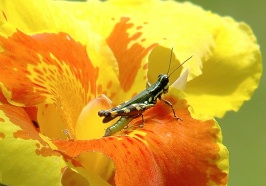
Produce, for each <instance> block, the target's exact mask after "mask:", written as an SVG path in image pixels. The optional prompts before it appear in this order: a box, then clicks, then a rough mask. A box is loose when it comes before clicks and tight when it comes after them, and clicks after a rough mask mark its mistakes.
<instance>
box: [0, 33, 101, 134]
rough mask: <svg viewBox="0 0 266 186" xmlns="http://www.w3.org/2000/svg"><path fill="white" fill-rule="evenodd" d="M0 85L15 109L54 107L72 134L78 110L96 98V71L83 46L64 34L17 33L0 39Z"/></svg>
mask: <svg viewBox="0 0 266 186" xmlns="http://www.w3.org/2000/svg"><path fill="white" fill-rule="evenodd" d="M0 45H1V46H2V47H3V49H4V51H3V52H2V53H0V63H1V68H0V74H1V75H0V82H1V84H0V86H1V88H2V92H3V95H4V96H5V98H6V100H7V101H8V102H9V103H11V104H14V105H17V106H33V105H37V104H44V103H45V104H52V103H53V104H56V108H55V110H57V111H58V112H59V115H60V117H61V119H62V120H63V123H64V125H65V126H68V128H70V129H71V131H72V132H73V125H74V124H75V122H76V120H77V118H78V115H79V113H80V111H81V110H82V108H83V106H84V105H85V104H86V103H87V101H88V100H89V99H91V98H92V97H95V95H96V79H97V77H98V68H97V67H94V66H93V65H92V63H91V61H90V59H89V57H88V54H87V51H86V47H85V46H83V45H81V44H80V43H78V42H76V41H75V40H73V39H72V38H71V36H70V35H68V34H66V33H59V34H47V33H43V34H36V35H33V36H28V35H26V34H24V33H22V32H20V31H17V32H16V33H14V34H13V36H12V37H9V38H5V37H2V36H1V37H0Z"/></svg>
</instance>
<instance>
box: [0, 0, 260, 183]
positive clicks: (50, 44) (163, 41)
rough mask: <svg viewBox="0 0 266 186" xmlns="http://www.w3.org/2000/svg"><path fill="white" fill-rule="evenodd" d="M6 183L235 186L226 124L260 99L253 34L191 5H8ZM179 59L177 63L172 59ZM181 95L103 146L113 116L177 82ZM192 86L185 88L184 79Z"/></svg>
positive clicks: (2, 38) (174, 90)
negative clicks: (109, 113)
mask: <svg viewBox="0 0 266 186" xmlns="http://www.w3.org/2000/svg"><path fill="white" fill-rule="evenodd" d="M0 10H1V14H0V46H1V48H0V51H1V53H0V88H1V91H0V101H1V105H0V146H1V151H2V153H1V156H0V182H1V183H3V184H7V185H101V186H105V185H188V186H189V185H226V184H227V179H228V167H229V165H228V151H227V149H226V147H225V146H224V145H223V144H222V135H221V131H220V127H219V125H218V123H217V122H216V121H215V120H214V119H213V117H215V116H216V117H222V116H223V115H224V114H225V113H226V112H227V111H229V110H235V111H237V110H238V109H239V107H240V106H241V105H242V104H243V102H244V101H246V100H248V99H250V97H251V95H252V92H253V91H254V90H255V89H256V88H257V86H258V82H259V78H260V75H261V69H262V67H261V55H260V51H259V46H258V44H257V42H256V39H255V36H254V35H253V33H252V31H251V29H250V28H249V27H248V26H247V25H246V24H245V23H238V22H235V21H234V20H233V19H232V18H229V17H226V18H224V17H220V16H218V15H216V14H213V13H211V12H206V11H204V10H202V9H201V8H199V7H197V6H194V5H192V4H189V3H176V2H174V1H167V2H163V1H157V0H150V1H137V0H135V1H133V0H127V1H122V0H116V1H115V0H113V1H107V2H100V1H92V2H86V3H76V2H75V3H74V2H63V1H60V2H57V1H27V3H25V2H24V1H10V0H8V1H4V0H3V1H1V7H0ZM172 47H173V57H172V60H170V53H171V48H172ZM191 55H193V57H192V59H190V60H189V61H188V62H187V63H185V64H184V65H183V66H182V67H181V68H180V69H178V70H177V71H175V72H174V73H173V74H171V75H170V84H171V87H170V88H169V92H168V93H167V94H165V95H164V97H163V98H164V99H166V100H168V101H170V102H171V103H172V104H173V108H174V110H175V112H176V113H177V115H178V117H180V118H182V121H180V120H177V119H175V118H174V117H173V112H172V109H171V108H170V107H169V106H168V105H166V104H164V103H163V101H160V100H159V101H158V102H157V104H156V105H155V106H154V107H153V108H150V109H149V110H147V111H146V112H145V113H144V119H145V120H144V126H143V127H139V125H140V124H142V119H141V117H139V118H136V119H133V120H132V122H130V124H129V126H128V127H127V128H125V129H123V130H121V131H120V132H118V133H116V134H115V135H113V136H110V137H102V136H103V134H104V129H106V128H107V127H108V126H110V125H111V124H112V122H110V123H108V124H103V123H102V118H100V117H98V115H97V112H98V111H99V110H106V109H110V108H112V107H114V106H116V105H118V104H120V103H122V102H124V101H126V100H129V99H131V98H132V97H133V96H134V95H136V94H137V93H139V92H141V91H142V90H144V89H145V87H146V83H147V81H149V82H151V83H153V82H155V81H156V78H157V76H158V74H161V73H164V74H166V73H167V70H168V66H169V62H170V61H172V63H171V68H170V70H169V72H172V71H173V70H174V69H175V68H176V67H177V66H178V65H179V64H180V63H181V62H182V61H184V60H185V59H187V58H188V57H189V56H191ZM179 76H180V78H179V79H178V77H179Z"/></svg>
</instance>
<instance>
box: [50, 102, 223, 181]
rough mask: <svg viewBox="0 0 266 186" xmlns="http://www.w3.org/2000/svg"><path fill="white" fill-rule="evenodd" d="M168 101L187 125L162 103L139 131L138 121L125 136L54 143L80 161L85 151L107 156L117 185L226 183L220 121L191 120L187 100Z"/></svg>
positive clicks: (61, 150)
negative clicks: (111, 164) (218, 122)
mask: <svg viewBox="0 0 266 186" xmlns="http://www.w3.org/2000/svg"><path fill="white" fill-rule="evenodd" d="M170 101H171V102H172V103H174V104H175V111H176V112H177V114H178V116H179V117H181V118H182V119H183V121H180V120H177V119H175V118H173V113H172V110H171V108H169V106H168V105H166V104H164V103H163V102H159V103H158V104H157V105H156V106H155V107H154V108H152V109H150V110H149V111H147V112H146V113H145V116H144V118H145V126H144V127H143V128H139V127H138V126H139V124H141V123H142V121H141V117H140V118H138V119H136V120H135V121H133V122H131V124H130V126H129V127H128V129H124V131H122V133H124V135H122V136H119V135H117V136H112V137H105V138H101V139H95V140H80V141H54V143H55V145H56V146H57V148H58V150H59V151H60V152H61V153H63V154H65V155H67V156H68V157H72V158H76V159H78V157H79V156H80V155H82V154H83V153H85V152H91V151H93V152H102V153H104V154H106V155H107V156H108V157H110V158H111V159H112V160H113V162H114V165H115V168H116V172H115V183H116V185H169V186H170V185H186V186H194V185H213V184H215V185H226V183H227V171H228V170H227V169H228V166H227V164H226V163H225V165H226V166H224V165H222V164H221V162H223V161H225V162H227V159H228V154H227V150H226V149H225V147H224V146H222V145H221V144H220V142H221V134H220V128H219V127H218V125H217V123H216V122H215V121H213V120H207V121H202V120H196V119H193V118H192V117H191V116H190V113H189V111H188V108H187V106H186V102H184V100H181V101H179V102H175V101H174V99H171V100H170ZM177 105H179V108H177ZM184 106H185V107H184ZM120 135H121V134H120ZM147 178H148V179H147ZM140 180H141V182H140Z"/></svg>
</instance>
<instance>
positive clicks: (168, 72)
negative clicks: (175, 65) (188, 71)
mask: <svg viewBox="0 0 266 186" xmlns="http://www.w3.org/2000/svg"><path fill="white" fill-rule="evenodd" d="M173 50H174V47H172V50H171V54H170V62H169V65H168V70H167V75H168V73H169V70H170V67H171V63H172V56H173Z"/></svg>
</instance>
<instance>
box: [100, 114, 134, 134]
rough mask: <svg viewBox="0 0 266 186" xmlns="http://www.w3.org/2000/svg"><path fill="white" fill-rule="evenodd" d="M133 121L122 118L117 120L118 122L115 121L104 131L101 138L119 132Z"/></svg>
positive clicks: (128, 118)
mask: <svg viewBox="0 0 266 186" xmlns="http://www.w3.org/2000/svg"><path fill="white" fill-rule="evenodd" d="M133 119H134V118H132V117H128V116H122V117H121V118H119V120H117V122H115V123H114V124H113V125H111V126H110V127H108V128H107V129H106V130H105V134H104V136H103V137H107V136H111V135H113V134H115V133H116V132H119V131H120V130H122V129H123V128H125V127H126V126H127V125H128V124H129V123H130V122H131V121H132V120H133Z"/></svg>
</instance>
